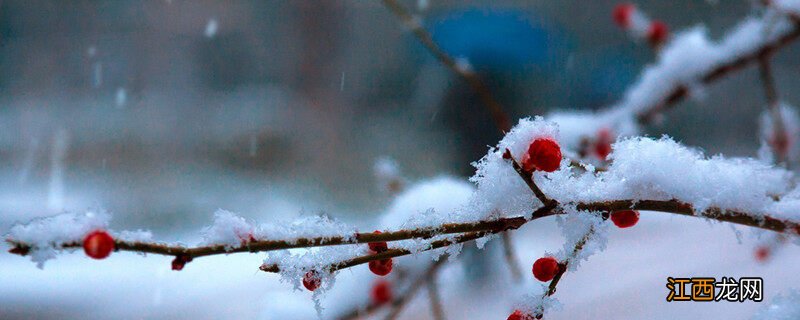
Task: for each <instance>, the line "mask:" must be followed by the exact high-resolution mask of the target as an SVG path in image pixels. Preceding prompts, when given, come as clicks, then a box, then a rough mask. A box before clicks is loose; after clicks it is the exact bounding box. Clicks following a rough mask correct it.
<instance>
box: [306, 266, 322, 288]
mask: <svg viewBox="0 0 800 320" xmlns="http://www.w3.org/2000/svg"><path fill="white" fill-rule="evenodd" d="M320 284H322V279H320V278H319V277H318V276H317V272H316V271H309V272H306V275H305V276H303V286H304V287H306V289H308V291H314V290H317V288H319V285H320Z"/></svg>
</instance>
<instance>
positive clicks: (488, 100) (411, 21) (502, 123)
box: [383, 0, 511, 132]
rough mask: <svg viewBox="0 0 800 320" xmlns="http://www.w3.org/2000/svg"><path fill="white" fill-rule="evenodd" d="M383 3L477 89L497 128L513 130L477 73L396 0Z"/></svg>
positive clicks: (502, 130)
mask: <svg viewBox="0 0 800 320" xmlns="http://www.w3.org/2000/svg"><path fill="white" fill-rule="evenodd" d="M383 4H384V6H386V8H388V9H389V11H391V12H392V13H393V14H394V15H395V16H397V17H398V18H399V19H400V20H401V21H402V22H403V24H405V25H406V27H408V28H409V29H411V32H412V33H414V36H416V37H417V40H419V42H420V43H422V45H423V46H424V47H425V48H426V49H428V51H429V52H430V53H431V54H432V55H433V56H434V57H435V58H436V59H437V60H439V62H441V63H442V64H443V65H445V66H446V67H447V68H448V69H450V71H452V72H454V73H455V74H458V75H459V76H461V77H462V78H464V80H466V81H467V83H468V84H469V85H470V87H472V90H473V91H475V93H476V94H477V95H478V97H479V98H480V99H481V101H482V102H483V104H484V105H485V106H486V108H487V109H488V110H489V113H491V115H492V119H493V120H494V124H495V125H496V126H497V129H499V130H500V131H501V132H508V131H509V130H511V121H510V120H509V118H508V115H507V114H506V113H505V111H503V106H502V105H501V104H500V103H499V102H497V100H496V99H495V98H494V96H492V92H491V90H489V87H488V86H487V85H486V84H485V83H484V82H483V81H482V80H481V79H480V77H478V75H477V74H475V73H474V72H472V71H470V70H465V69H464V68H462V67H460V66H459V64H458V62H456V60H455V59H453V57H451V56H450V55H449V54H447V52H445V51H444V50H442V48H441V47H439V45H437V44H436V42H434V41H433V37H432V36H431V34H430V33H429V32H428V31H427V30H425V28H423V27H422V25H420V22H419V20H418V19H416V18H415V17H414V16H413V15H412V14H411V13H410V12H409V11H408V10H407V9H406V8H404V7H403V6H402V5H401V4H400V3H398V2H397V1H396V0H383Z"/></svg>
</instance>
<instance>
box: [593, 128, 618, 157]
mask: <svg viewBox="0 0 800 320" xmlns="http://www.w3.org/2000/svg"><path fill="white" fill-rule="evenodd" d="M611 142H613V138H612V136H611V131H610V130H608V129H605V128H604V129H600V131H599V132H597V140H596V141H595V142H594V154H595V155H596V156H597V157H598V158H599V159H600V160H605V159H606V157H608V155H609V154H610V153H611Z"/></svg>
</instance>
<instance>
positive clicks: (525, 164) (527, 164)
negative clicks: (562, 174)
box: [522, 138, 561, 172]
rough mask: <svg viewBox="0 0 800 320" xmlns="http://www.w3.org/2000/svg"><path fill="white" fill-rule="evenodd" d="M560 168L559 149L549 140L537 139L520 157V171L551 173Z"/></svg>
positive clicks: (556, 144)
mask: <svg viewBox="0 0 800 320" xmlns="http://www.w3.org/2000/svg"><path fill="white" fill-rule="evenodd" d="M560 166H561V147H559V146H558V143H556V142H555V141H553V139H550V138H539V139H536V140H534V141H533V143H531V145H530V146H529V147H528V152H526V153H525V154H524V155H522V169H524V170H525V171H528V172H531V171H533V170H542V171H547V172H553V171H556V170H558V167H560Z"/></svg>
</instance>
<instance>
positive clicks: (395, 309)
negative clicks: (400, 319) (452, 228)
mask: <svg viewBox="0 0 800 320" xmlns="http://www.w3.org/2000/svg"><path fill="white" fill-rule="evenodd" d="M446 261H447V256H446V255H445V256H442V257H439V260H436V261H435V262H434V263H433V264H431V266H430V267H428V270H426V271H425V273H423V274H422V275H420V276H419V277H418V278H417V279H416V280H415V281H414V282H413V283H412V284H411V286H410V287H409V288H408V290H406V293H405V294H403V295H401V296H399V297H398V298H396V299H394V300H393V301H392V309H391V310H390V311H389V314H387V315H386V318H385V319H386V320H392V319H396V318H397V316H399V315H400V312H401V311H403V309H404V308H405V307H406V306H407V305H408V303H409V302H411V298H413V297H414V294H416V292H417V291H418V290H419V289H420V288H421V287H422V285H423V284H425V283H426V282H428V280H429V279H430V278H432V277H434V275H435V274H436V272H437V271H438V270H439V268H441V266H442V265H443V264H444V263H445V262H446Z"/></svg>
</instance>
